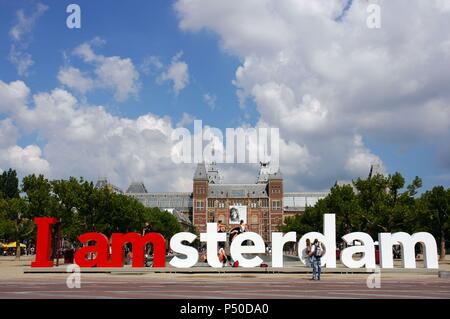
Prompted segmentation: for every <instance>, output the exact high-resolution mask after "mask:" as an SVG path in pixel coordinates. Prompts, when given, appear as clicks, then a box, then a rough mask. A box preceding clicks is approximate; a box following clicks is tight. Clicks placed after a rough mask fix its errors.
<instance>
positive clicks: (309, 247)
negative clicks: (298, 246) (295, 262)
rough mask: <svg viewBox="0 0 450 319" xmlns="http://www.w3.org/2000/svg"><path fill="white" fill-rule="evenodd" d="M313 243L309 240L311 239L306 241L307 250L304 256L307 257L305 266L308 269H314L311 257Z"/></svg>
mask: <svg viewBox="0 0 450 319" xmlns="http://www.w3.org/2000/svg"><path fill="white" fill-rule="evenodd" d="M311 247H312V245H311V241H310V240H309V238H307V239H306V248H305V254H304V255H303V256H305V264H306V267H309V268H312V258H313V257H312V256H311V249H312V248H311Z"/></svg>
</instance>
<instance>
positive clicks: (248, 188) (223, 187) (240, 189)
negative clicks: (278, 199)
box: [208, 184, 269, 198]
mask: <svg viewBox="0 0 450 319" xmlns="http://www.w3.org/2000/svg"><path fill="white" fill-rule="evenodd" d="M208 197H209V198H247V197H250V198H268V197H269V196H268V194H267V185H266V184H212V185H209V186H208Z"/></svg>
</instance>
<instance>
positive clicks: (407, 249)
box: [31, 214, 439, 269]
mask: <svg viewBox="0 0 450 319" xmlns="http://www.w3.org/2000/svg"><path fill="white" fill-rule="evenodd" d="M35 223H36V225H37V228H38V230H37V240H36V259H35V261H34V262H32V264H31V266H32V267H52V266H53V262H52V260H50V256H51V225H53V224H55V223H56V219H55V218H48V217H40V218H35ZM196 238H197V235H195V234H193V233H189V232H182V233H177V234H175V235H174V236H173V237H172V238H171V239H170V248H171V249H172V250H173V251H174V252H175V253H178V254H181V255H183V256H184V257H185V258H180V257H178V256H175V257H173V258H172V259H171V260H170V265H172V266H173V267H177V268H189V267H192V266H194V265H195V264H196V263H197V262H198V259H199V253H198V251H197V249H195V248H194V247H192V246H189V245H186V244H185V242H187V243H192V242H194V240H195V239H196ZM316 238H317V239H318V240H319V241H321V242H322V243H323V244H324V245H325V248H326V250H325V251H326V252H325V255H324V256H323V257H322V264H323V265H324V266H325V267H327V268H336V253H335V252H336V220H335V215H334V214H325V215H324V227H323V233H319V232H310V233H306V234H304V235H303V236H302V237H301V238H300V240H299V241H298V247H299V249H298V251H299V259H300V260H301V261H302V262H305V261H304V259H303V258H304V257H303V254H302V252H303V251H304V249H305V248H306V239H310V240H311V241H313V240H314V239H316ZM342 239H343V240H344V241H345V242H347V243H351V242H354V241H358V242H360V243H362V244H361V245H357V246H350V247H347V248H345V249H343V250H342V252H341V262H342V264H344V265H345V266H346V267H349V268H361V267H365V268H371V269H373V268H375V267H376V264H375V243H374V240H373V239H372V237H371V236H369V235H368V234H366V233H362V232H354V233H350V234H346V235H345V236H343V237H342ZM78 240H79V241H80V242H81V243H82V244H88V243H94V245H89V246H88V245H86V246H84V247H82V248H80V249H79V250H77V252H76V253H75V263H76V264H77V265H78V266H80V267H123V264H124V253H123V249H124V245H125V244H127V243H131V244H132V247H133V248H132V252H133V260H132V267H144V250H145V247H146V246H147V245H148V244H151V245H153V251H154V263H153V266H154V267H165V266H166V258H165V257H166V240H165V238H164V237H163V236H162V235H161V234H158V233H149V234H146V235H144V236H143V235H141V234H138V233H127V234H121V233H115V234H113V235H112V236H111V240H110V241H109V239H108V238H107V237H106V236H105V235H103V234H100V233H86V234H82V235H80V236H79V237H78ZM226 240H227V238H226V234H225V233H218V232H217V224H215V223H208V225H207V231H206V233H201V234H200V241H202V242H206V247H207V260H208V263H209V265H210V266H211V267H215V268H221V267H222V266H223V265H222V263H221V262H220V261H219V258H218V256H217V250H218V242H223V241H226ZM247 241H252V242H253V245H243V243H244V242H247ZM288 242H297V234H296V233H295V232H289V233H286V234H284V233H279V232H274V233H272V267H275V268H280V267H283V247H284V245H285V244H286V243H288ZM378 242H379V250H380V266H381V268H393V267H394V265H393V255H392V247H393V245H400V246H401V248H402V262H403V263H402V266H403V268H416V259H415V246H416V244H421V245H422V248H423V252H424V254H423V259H424V267H425V268H431V269H438V268H439V264H438V254H437V245H436V240H435V239H434V237H433V236H432V235H431V234H429V233H426V232H420V233H415V234H413V235H409V234H407V233H404V232H397V233H393V234H392V233H380V234H379V235H378ZM230 252H231V257H232V258H233V259H234V260H237V261H239V265H240V266H241V267H246V268H249V267H257V266H259V265H261V263H262V262H263V260H262V259H261V258H260V257H259V256H258V254H263V253H264V252H265V243H264V241H263V239H262V237H261V236H260V235H258V234H257V233H253V232H244V233H241V234H240V235H238V236H236V237H235V239H234V240H233V242H232V244H231V247H230ZM92 253H93V254H95V258H93V259H89V258H87V255H88V254H92ZM357 253H358V254H359V253H361V255H362V257H361V258H359V259H354V255H355V254H357ZM243 254H246V255H247V256H244V255H243ZM248 254H255V256H252V257H248Z"/></svg>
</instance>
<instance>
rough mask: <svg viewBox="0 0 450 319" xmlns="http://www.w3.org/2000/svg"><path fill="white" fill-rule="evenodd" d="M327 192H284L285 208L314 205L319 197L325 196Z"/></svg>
mask: <svg viewBox="0 0 450 319" xmlns="http://www.w3.org/2000/svg"><path fill="white" fill-rule="evenodd" d="M327 195H328V193H326V192H295V193H289V192H288V193H284V196H283V208H284V210H286V211H289V210H304V209H305V207H307V206H314V205H316V203H317V202H318V201H319V199H322V198H325V197H326V196H327Z"/></svg>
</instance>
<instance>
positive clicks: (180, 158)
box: [171, 127, 192, 164]
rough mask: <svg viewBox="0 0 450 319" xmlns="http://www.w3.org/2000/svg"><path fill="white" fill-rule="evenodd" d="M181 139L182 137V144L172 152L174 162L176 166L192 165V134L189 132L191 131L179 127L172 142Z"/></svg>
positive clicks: (177, 144) (172, 137)
mask: <svg viewBox="0 0 450 319" xmlns="http://www.w3.org/2000/svg"><path fill="white" fill-rule="evenodd" d="M180 137H181V139H180V142H178V143H176V144H175V145H174V146H173V147H172V152H171V156H172V161H173V162H174V163H175V164H180V163H185V164H190V163H192V158H191V156H192V154H191V153H192V150H191V145H192V137H191V132H189V130H188V129H186V128H183V127H178V128H176V129H175V130H174V131H173V132H172V135H171V140H172V141H176V140H178V139H179V138H180Z"/></svg>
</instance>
